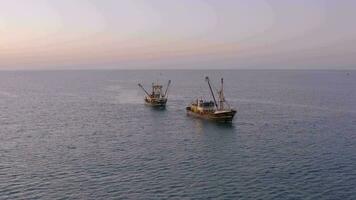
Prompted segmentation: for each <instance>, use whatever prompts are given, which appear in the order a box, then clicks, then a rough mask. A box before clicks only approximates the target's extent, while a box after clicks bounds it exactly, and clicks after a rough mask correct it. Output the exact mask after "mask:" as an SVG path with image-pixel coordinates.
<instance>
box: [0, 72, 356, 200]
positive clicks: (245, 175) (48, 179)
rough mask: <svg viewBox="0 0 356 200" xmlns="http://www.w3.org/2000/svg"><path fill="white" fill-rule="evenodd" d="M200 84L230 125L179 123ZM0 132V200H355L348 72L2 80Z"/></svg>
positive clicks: (355, 86)
mask: <svg viewBox="0 0 356 200" xmlns="http://www.w3.org/2000/svg"><path fill="white" fill-rule="evenodd" d="M347 73H349V75H348V74H347ZM205 75H209V76H210V78H211V79H212V80H213V82H214V83H215V86H216V87H217V86H218V82H217V81H218V80H219V78H220V77H224V78H225V85H226V87H225V94H226V98H227V100H228V101H229V103H230V105H231V106H232V107H234V108H237V110H238V113H237V115H236V118H235V119H234V121H233V123H232V124H231V125H228V124H216V123H212V122H206V121H202V120H200V119H195V118H191V117H189V116H186V114H185V106H186V105H188V104H189V103H190V102H191V101H192V100H193V97H196V96H207V97H209V96H208V94H209V91H208V87H207V84H206V82H204V76H205ZM168 79H171V80H172V88H171V90H170V96H169V102H168V106H167V109H166V110H155V109H151V108H150V107H147V106H145V105H144V104H143V93H142V91H141V90H140V89H139V88H138V87H137V83H138V81H140V82H142V83H143V84H144V85H146V86H149V85H150V83H151V81H152V80H160V81H161V82H166V81H167V80H168ZM0 127H1V129H0V199H67V198H70V199H167V198H168V199H283V200H285V199H330V200H331V199H333V200H334V199H356V189H355V188H356V71H350V72H346V71H283V70H281V71H278V70H271V71H258V70H257V71H248V70H236V71H199V70H195V71H183V70H182V71H115V70H113V71H104V70H103V71H52V72H51V71H47V72H46V71H17V72H10V71H9V72H0Z"/></svg>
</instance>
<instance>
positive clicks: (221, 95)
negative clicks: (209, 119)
mask: <svg viewBox="0 0 356 200" xmlns="http://www.w3.org/2000/svg"><path fill="white" fill-rule="evenodd" d="M224 102H225V98H224V79H223V78H221V89H220V91H219V104H220V105H219V107H220V110H223V109H224Z"/></svg>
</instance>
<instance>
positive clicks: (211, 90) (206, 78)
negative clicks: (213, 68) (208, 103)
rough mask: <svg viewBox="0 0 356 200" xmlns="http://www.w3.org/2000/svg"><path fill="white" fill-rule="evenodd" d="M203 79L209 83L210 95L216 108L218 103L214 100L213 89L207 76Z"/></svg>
mask: <svg viewBox="0 0 356 200" xmlns="http://www.w3.org/2000/svg"><path fill="white" fill-rule="evenodd" d="M205 80H206V81H207V82H208V85H209V88H210V92H211V95H212V96H213V99H214V103H215V106H216V108H218V103H217V102H216V99H215V95H214V92H213V89H212V88H211V85H210V79H209V77H205Z"/></svg>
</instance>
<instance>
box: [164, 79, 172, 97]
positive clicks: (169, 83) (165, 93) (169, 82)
mask: <svg viewBox="0 0 356 200" xmlns="http://www.w3.org/2000/svg"><path fill="white" fill-rule="evenodd" d="M170 85H171V80H169V81H168V84H167V88H166V91H165V92H164V96H166V95H167V92H168V88H169V86H170Z"/></svg>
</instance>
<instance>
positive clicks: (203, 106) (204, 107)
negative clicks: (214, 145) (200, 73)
mask: <svg viewBox="0 0 356 200" xmlns="http://www.w3.org/2000/svg"><path fill="white" fill-rule="evenodd" d="M205 80H206V81H207V82H208V85H209V89H210V92H211V95H212V97H213V100H214V101H205V100H203V99H202V98H197V99H196V100H195V101H193V102H192V103H191V104H190V105H189V106H188V107H186V111H187V114H188V115H191V116H195V117H199V118H203V119H209V120H214V121H222V122H231V121H232V119H233V118H234V116H235V114H236V110H234V109H231V108H230V106H229V104H228V103H227V102H226V100H225V97H224V79H221V88H220V90H219V91H218V92H217V93H218V101H217V100H216V98H215V94H214V92H213V90H212V87H211V83H210V79H209V77H206V78H205Z"/></svg>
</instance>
